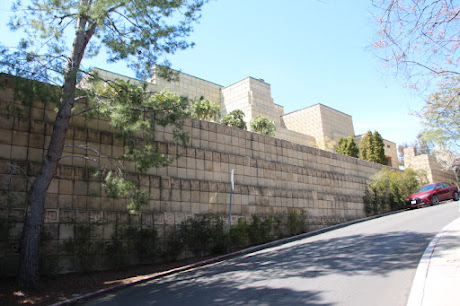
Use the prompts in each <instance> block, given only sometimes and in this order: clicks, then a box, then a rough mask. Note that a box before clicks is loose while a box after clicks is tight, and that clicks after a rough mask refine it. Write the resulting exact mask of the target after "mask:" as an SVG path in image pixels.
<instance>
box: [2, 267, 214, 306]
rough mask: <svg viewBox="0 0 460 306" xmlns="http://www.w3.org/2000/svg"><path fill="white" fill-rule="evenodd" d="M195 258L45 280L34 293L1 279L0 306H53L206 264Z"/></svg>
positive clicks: (8, 280) (13, 282)
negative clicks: (154, 275)
mask: <svg viewBox="0 0 460 306" xmlns="http://www.w3.org/2000/svg"><path fill="white" fill-rule="evenodd" d="M205 259H206V258H195V259H187V260H182V261H177V262H173V263H167V264H159V265H152V266H150V265H148V266H145V265H143V266H133V267H128V268H125V269H124V270H123V271H99V272H92V273H87V274H77V273H72V274H65V275H59V276H56V277H53V278H43V279H42V280H41V281H40V286H39V288H37V289H34V290H21V289H20V288H18V287H17V286H16V284H15V280H14V279H0V306H4V305H50V304H53V303H56V302H61V301H64V300H66V299H70V298H74V297H77V296H80V295H84V294H87V293H90V292H94V291H97V290H99V289H103V288H108V287H112V286H116V285H120V284H124V283H127V282H130V281H132V280H135V279H136V278H140V277H142V276H145V275H149V274H153V273H158V272H163V271H168V270H171V269H174V268H177V267H182V266H185V265H188V264H192V263H195V262H199V261H202V260H205Z"/></svg>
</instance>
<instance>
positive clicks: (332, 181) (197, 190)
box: [0, 82, 382, 269]
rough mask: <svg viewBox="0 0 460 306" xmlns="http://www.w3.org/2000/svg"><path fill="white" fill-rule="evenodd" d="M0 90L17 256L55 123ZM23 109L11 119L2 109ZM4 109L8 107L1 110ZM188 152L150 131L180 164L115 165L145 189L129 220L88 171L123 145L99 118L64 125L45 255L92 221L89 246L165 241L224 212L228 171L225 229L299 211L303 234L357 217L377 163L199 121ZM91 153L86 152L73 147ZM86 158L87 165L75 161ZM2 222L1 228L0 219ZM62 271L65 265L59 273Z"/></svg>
mask: <svg viewBox="0 0 460 306" xmlns="http://www.w3.org/2000/svg"><path fill="white" fill-rule="evenodd" d="M1 84H2V87H1V88H0V102H1V104H2V107H1V108H0V109H1V114H0V191H2V193H1V194H0V219H2V220H7V223H8V227H9V231H8V245H7V246H6V249H8V252H12V253H15V252H17V247H18V244H19V238H20V234H21V230H22V221H23V217H24V213H25V209H26V190H27V189H28V188H29V187H30V184H31V182H32V181H33V180H34V178H35V177H36V175H37V174H38V171H39V169H40V165H41V161H42V159H43V156H44V153H45V151H46V148H47V146H48V143H49V141H50V135H51V132H52V123H53V121H54V118H55V115H56V114H55V110H54V109H55V107H56V105H55V104H53V103H43V102H40V101H35V102H34V103H33V104H32V105H31V106H27V107H25V106H23V105H22V104H21V103H20V102H15V101H14V96H15V94H14V90H13V88H12V87H13V84H12V82H6V83H5V82H2V83H1ZM12 105H14V106H15V107H17V108H18V109H22V111H21V112H20V113H21V114H20V115H14V116H13V115H12V114H11V111H10V109H11V106H12ZM6 106H8V107H6ZM185 129H186V130H187V131H188V133H189V135H190V136H191V139H190V142H189V145H188V147H178V146H176V145H175V144H174V143H173V141H172V139H173V135H172V130H170V129H169V128H161V127H158V131H157V134H156V136H155V143H154V146H156V147H157V148H158V149H159V150H160V151H161V152H163V153H168V154H171V155H176V154H179V155H180V156H181V157H180V158H179V159H177V160H176V161H174V162H173V163H172V164H171V165H170V166H168V167H164V168H158V169H152V170H149V171H147V172H146V173H142V174H140V173H137V172H136V169H135V166H134V164H132V163H130V162H123V167H124V169H126V170H127V171H128V172H130V173H131V176H132V177H133V178H135V179H137V180H138V181H139V182H140V185H141V187H140V188H141V189H143V190H145V191H148V192H149V195H150V201H149V203H148V204H147V205H145V206H143V207H142V209H141V212H140V213H138V214H132V213H130V212H129V211H128V210H127V208H126V206H127V200H126V199H112V198H110V197H108V196H107V195H106V193H105V191H104V188H103V187H102V184H101V182H100V180H99V179H98V178H97V177H95V176H93V173H94V171H95V169H97V168H100V167H103V166H107V167H111V166H113V164H111V163H110V162H109V160H108V159H107V158H105V157H106V156H118V155H120V154H121V153H122V152H123V141H122V140H120V139H119V138H117V137H116V135H117V132H116V131H115V130H114V129H113V128H112V127H111V126H110V124H109V123H108V122H107V121H105V120H102V119H100V120H99V119H91V120H85V118H83V117H74V118H72V119H71V122H70V128H69V130H68V133H67V139H66V145H67V146H66V147H65V149H64V154H63V155H64V158H63V159H62V160H61V162H60V165H59V167H58V169H57V172H56V175H55V178H54V179H53V181H52V182H51V185H50V187H49V190H48V192H47V195H46V204H45V208H46V209H45V216H44V222H45V230H46V231H47V232H48V233H49V236H50V239H51V241H52V243H51V246H52V247H51V248H50V250H49V252H51V253H53V254H54V255H59V254H63V248H62V245H63V243H64V241H66V240H67V239H69V238H72V237H73V236H74V234H75V233H74V226H73V225H72V224H70V223H69V220H74V222H81V223H85V222H100V224H101V226H99V227H98V230H97V232H96V233H95V236H94V239H99V240H101V241H108V240H109V239H110V238H111V235H112V234H113V232H114V228H115V224H130V225H136V226H154V227H155V228H156V229H157V230H158V233H159V235H160V237H165V234H166V233H167V232H168V230H170V229H171V227H173V226H174V225H176V224H179V223H180V222H182V221H184V220H185V219H187V218H192V217H194V216H199V215H203V214H208V213H212V214H220V215H224V216H226V215H227V214H228V212H229V193H230V188H231V184H230V172H231V170H232V169H234V171H235V192H234V196H233V207H232V223H235V222H237V220H238V218H239V217H249V216H251V215H252V214H257V215H262V216H268V215H275V214H286V213H289V212H291V211H298V212H300V211H301V210H304V211H305V212H306V215H307V217H308V224H309V229H317V228H321V227H325V226H328V225H332V224H337V223H341V222H344V221H347V220H352V219H356V218H361V217H363V216H364V210H363V201H362V197H363V195H364V190H365V185H366V182H367V181H368V180H369V178H370V177H371V176H372V175H373V174H375V173H376V172H378V171H379V170H380V169H381V168H382V166H381V165H378V164H374V163H370V162H367V161H363V160H359V159H355V158H350V157H347V156H343V155H338V154H333V153H330V152H326V151H322V150H319V149H316V148H312V147H308V146H303V145H298V144H294V143H291V142H288V141H285V140H280V139H277V138H273V137H268V136H263V135H259V134H256V133H252V132H248V131H244V130H240V129H236V128H231V127H226V126H223V125H220V124H216V123H210V122H206V121H200V120H188V121H187V122H186V126H185ZM81 146H84V147H86V146H87V147H91V148H93V149H94V150H95V151H91V150H82V147H81ZM96 151H97V152H98V153H95V152H96ZM84 153H87V154H88V156H89V157H91V158H94V159H95V160H96V161H95V162H94V161H90V160H87V159H83V158H80V157H77V155H80V154H84ZM3 222H5V221H3ZM68 269H71V268H68Z"/></svg>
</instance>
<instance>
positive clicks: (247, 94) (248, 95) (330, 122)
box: [94, 68, 398, 168]
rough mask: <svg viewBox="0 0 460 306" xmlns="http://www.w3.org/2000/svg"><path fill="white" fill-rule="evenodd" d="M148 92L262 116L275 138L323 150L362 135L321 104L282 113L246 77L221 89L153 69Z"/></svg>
mask: <svg viewBox="0 0 460 306" xmlns="http://www.w3.org/2000/svg"><path fill="white" fill-rule="evenodd" d="M94 70H95V71H97V73H98V75H99V76H100V77H102V78H103V79H107V80H115V79H122V80H125V81H130V82H131V83H133V82H138V81H137V80H135V79H132V78H129V77H126V76H122V75H119V74H116V73H112V72H109V71H105V70H101V69H98V68H95V69H94ZM148 86H149V88H150V90H152V91H161V90H164V89H166V90H168V91H169V92H171V93H174V94H177V95H182V96H187V97H188V98H190V99H192V100H198V99H200V98H204V99H207V100H210V101H212V102H218V103H219V104H220V106H221V114H222V116H225V115H226V114H228V113H230V112H231V111H233V110H237V109H239V110H242V111H243V112H244V114H245V121H246V122H247V123H249V122H250V121H251V120H252V119H253V118H256V117H258V116H259V115H262V116H264V117H266V118H268V119H270V120H272V121H273V122H274V123H275V125H276V132H275V137H276V138H280V139H283V140H287V141H291V142H294V143H298V144H301V145H307V146H311V147H316V148H320V149H326V148H327V146H328V144H331V143H334V142H337V141H338V140H339V139H340V138H342V137H348V136H353V137H354V138H355V142H356V143H357V145H358V146H359V143H360V142H361V139H362V136H363V135H355V131H354V128H353V120H352V117H351V116H350V115H348V114H345V113H343V112H341V111H338V110H336V109H333V108H330V107H328V106H326V105H323V104H314V105H311V106H307V107H305V108H302V109H299V110H296V111H294V112H290V113H287V114H285V113H284V107H283V106H281V105H278V104H276V103H274V101H273V98H272V95H271V87H270V84H268V83H266V82H265V81H264V80H262V79H256V78H253V77H247V78H245V79H243V80H241V81H239V82H236V83H234V84H231V85H228V86H221V85H218V84H216V83H213V82H209V81H206V80H203V79H200V78H198V77H195V76H192V75H189V74H185V73H182V72H178V78H177V80H175V81H167V80H166V79H164V78H162V77H160V76H159V71H158V70H156V69H154V71H153V74H152V78H151V79H150V80H148ZM384 145H385V155H386V157H387V160H388V165H389V166H390V167H393V168H398V154H397V147H396V144H395V143H394V142H391V141H388V140H384Z"/></svg>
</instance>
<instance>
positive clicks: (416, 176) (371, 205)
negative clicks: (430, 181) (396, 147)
mask: <svg viewBox="0 0 460 306" xmlns="http://www.w3.org/2000/svg"><path fill="white" fill-rule="evenodd" d="M423 183H424V180H423V176H422V175H421V173H418V172H416V171H415V170H413V169H410V168H408V169H405V170H404V171H395V170H388V169H382V170H381V171H380V172H379V173H377V174H376V175H375V176H374V177H373V179H372V181H371V182H370V183H369V184H368V186H367V188H366V190H365V195H364V198H363V201H364V211H365V213H366V214H367V215H375V214H379V213H384V212H388V211H393V210H398V209H402V208H405V199H406V198H407V197H408V196H409V195H411V194H412V193H413V192H414V191H415V190H416V189H417V187H419V186H420V185H421V184H423Z"/></svg>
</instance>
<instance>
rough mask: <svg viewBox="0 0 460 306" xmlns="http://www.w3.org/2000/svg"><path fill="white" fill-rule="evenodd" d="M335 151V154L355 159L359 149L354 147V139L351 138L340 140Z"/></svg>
mask: <svg viewBox="0 0 460 306" xmlns="http://www.w3.org/2000/svg"><path fill="white" fill-rule="evenodd" d="M335 151H336V153H339V154H343V155H347V156H351V157H356V158H357V157H358V154H359V149H358V147H357V146H356V143H355V139H354V138H353V136H348V137H342V138H340V139H339V142H338V144H337V147H336V149H335Z"/></svg>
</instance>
